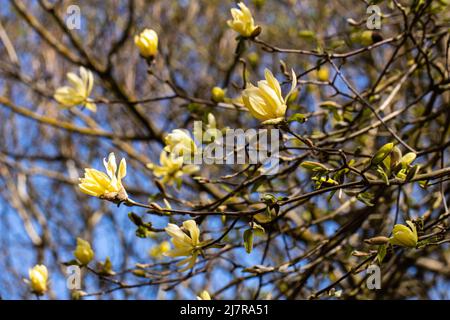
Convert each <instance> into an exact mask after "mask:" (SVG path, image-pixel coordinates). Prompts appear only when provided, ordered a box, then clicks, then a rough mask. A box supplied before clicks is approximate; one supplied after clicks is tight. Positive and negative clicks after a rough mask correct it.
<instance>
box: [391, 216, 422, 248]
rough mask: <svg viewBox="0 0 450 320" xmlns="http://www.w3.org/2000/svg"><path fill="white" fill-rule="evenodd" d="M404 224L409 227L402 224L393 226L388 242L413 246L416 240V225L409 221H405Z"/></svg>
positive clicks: (408, 246)
mask: <svg viewBox="0 0 450 320" xmlns="http://www.w3.org/2000/svg"><path fill="white" fill-rule="evenodd" d="M406 224H407V225H408V226H409V228H408V227H407V226H405V225H403V224H396V225H395V226H394V229H393V230H392V237H391V238H390V242H391V244H394V245H398V246H402V247H407V248H415V247H416V246H417V241H418V237H417V229H416V226H415V225H414V223H412V222H411V221H406Z"/></svg>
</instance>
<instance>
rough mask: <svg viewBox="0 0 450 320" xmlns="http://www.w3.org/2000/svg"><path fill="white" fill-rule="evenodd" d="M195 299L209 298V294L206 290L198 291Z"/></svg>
mask: <svg viewBox="0 0 450 320" xmlns="http://www.w3.org/2000/svg"><path fill="white" fill-rule="evenodd" d="M197 300H211V296H210V295H209V292H208V291H206V290H203V291H202V292H200V294H199V295H198V296H197Z"/></svg>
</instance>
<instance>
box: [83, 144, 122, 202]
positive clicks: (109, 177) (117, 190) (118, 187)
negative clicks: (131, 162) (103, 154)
mask: <svg viewBox="0 0 450 320" xmlns="http://www.w3.org/2000/svg"><path fill="white" fill-rule="evenodd" d="M103 165H104V166H105V168H106V172H107V174H105V173H104V172H101V171H98V170H96V169H90V168H86V169H85V170H84V178H80V183H79V184H78V186H79V187H80V189H81V191H82V192H84V193H86V194H88V195H91V196H94V197H102V198H105V199H107V200H112V201H115V200H126V199H127V198H128V196H127V193H126V191H125V188H124V187H123V185H122V178H124V177H125V175H126V174H127V163H126V161H125V159H122V160H121V161H120V165H119V170H118V171H117V164H116V157H115V155H114V153H113V152H111V153H110V154H109V156H108V161H106V159H103Z"/></svg>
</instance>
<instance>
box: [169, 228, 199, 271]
mask: <svg viewBox="0 0 450 320" xmlns="http://www.w3.org/2000/svg"><path fill="white" fill-rule="evenodd" d="M183 229H184V230H183ZM183 229H181V228H180V227H178V226H177V225H175V224H172V223H169V224H168V225H167V227H166V228H165V230H166V232H167V233H168V234H169V236H171V237H172V244H173V246H174V248H173V249H172V250H170V251H168V252H166V253H164V255H165V256H167V257H183V256H187V258H186V259H183V260H181V261H180V262H178V263H177V266H181V265H184V264H187V266H186V267H185V268H183V269H182V270H180V272H183V271H186V270H188V269H191V268H192V267H193V266H194V264H195V261H196V260H197V256H198V255H199V253H200V250H201V244H200V230H199V228H198V226H197V223H196V222H195V221H194V220H187V221H184V222H183Z"/></svg>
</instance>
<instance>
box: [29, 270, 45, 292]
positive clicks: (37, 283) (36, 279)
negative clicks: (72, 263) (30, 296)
mask: <svg viewBox="0 0 450 320" xmlns="http://www.w3.org/2000/svg"><path fill="white" fill-rule="evenodd" d="M28 276H29V278H30V280H29V284H30V287H31V290H32V291H33V292H34V293H36V294H37V295H43V294H44V293H45V292H46V291H47V280H48V271H47V267H46V266H44V265H43V264H38V265H35V266H34V267H33V268H32V269H29V270H28Z"/></svg>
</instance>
